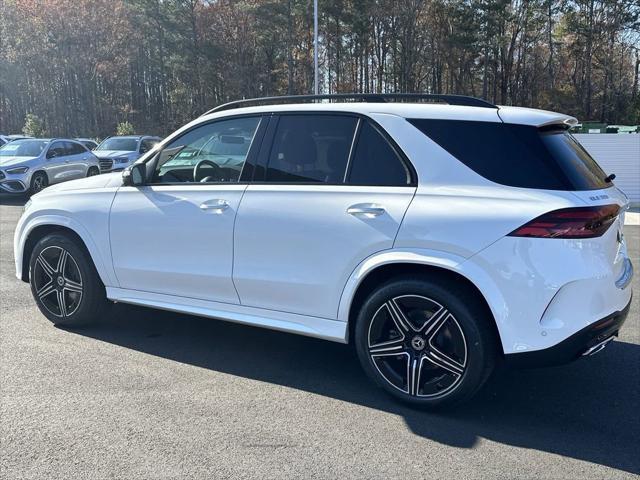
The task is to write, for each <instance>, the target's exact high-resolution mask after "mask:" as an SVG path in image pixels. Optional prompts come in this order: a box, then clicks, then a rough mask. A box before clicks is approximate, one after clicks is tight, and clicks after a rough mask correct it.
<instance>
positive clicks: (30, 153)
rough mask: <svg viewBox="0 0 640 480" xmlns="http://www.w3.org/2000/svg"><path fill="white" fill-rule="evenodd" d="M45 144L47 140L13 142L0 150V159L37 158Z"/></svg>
mask: <svg viewBox="0 0 640 480" xmlns="http://www.w3.org/2000/svg"><path fill="white" fill-rule="evenodd" d="M47 143H49V142H48V141H47V140H14V141H13V142H10V143H7V144H6V145H5V146H3V147H2V148H0V157H37V156H38V155H40V154H41V153H42V151H43V150H44V149H45V147H46V146H47Z"/></svg>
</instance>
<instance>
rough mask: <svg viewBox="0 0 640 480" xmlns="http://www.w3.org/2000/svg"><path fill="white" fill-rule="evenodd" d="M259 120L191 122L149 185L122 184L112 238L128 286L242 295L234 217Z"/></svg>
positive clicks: (225, 298) (219, 297) (161, 157)
mask: <svg viewBox="0 0 640 480" xmlns="http://www.w3.org/2000/svg"><path fill="white" fill-rule="evenodd" d="M260 121H261V119H260V117H241V118H235V119H230V120H221V121H217V122H211V123H207V124H204V125H200V126H197V127H195V128H193V129H191V130H188V131H187V132H185V133H183V134H181V135H179V136H178V137H177V138H176V139H174V140H172V141H171V142H170V143H169V144H168V145H166V147H165V148H164V149H163V150H162V151H160V152H159V153H158V157H157V162H156V167H155V169H154V172H153V173H152V175H151V178H150V179H149V182H148V184H147V185H144V186H142V187H122V188H120V189H119V190H118V192H117V194H116V197H115V199H114V202H113V206H112V209H111V217H110V240H111V252H112V258H113V266H114V269H115V272H116V276H117V279H118V282H119V284H120V287H121V288H126V289H134V290H141V291H145V292H154V293H161V294H167V295H177V296H181V297H190V298H197V299H202V300H210V301H216V302H225V303H238V296H237V293H236V290H235V288H234V286H233V281H232V278H231V270H232V265H233V264H232V262H233V225H234V220H235V217H236V212H237V210H238V206H239V204H240V199H241V198H242V194H243V192H244V190H245V189H246V186H247V185H246V183H241V182H240V176H241V172H242V169H243V167H244V165H245V163H246V161H247V158H248V157H250V156H251V155H253V153H252V151H253V150H254V149H253V148H252V144H253V139H254V137H255V136H256V131H257V130H258V127H259V124H260ZM171 152H177V153H174V154H172V153H171Z"/></svg>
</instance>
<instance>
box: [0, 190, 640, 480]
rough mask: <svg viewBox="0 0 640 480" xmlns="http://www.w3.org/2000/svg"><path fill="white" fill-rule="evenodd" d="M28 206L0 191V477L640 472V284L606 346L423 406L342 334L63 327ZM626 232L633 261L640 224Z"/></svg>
mask: <svg viewBox="0 0 640 480" xmlns="http://www.w3.org/2000/svg"><path fill="white" fill-rule="evenodd" d="M23 203H24V199H20V198H15V197H7V196H0V447H1V448H0V455H1V457H0V477H1V478H3V479H4V478H6V479H13V478H37V479H44V478H92V479H103V478H144V479H159V478H185V479H187V478H188V479H196V478H207V479H208V478H276V477H277V478H301V477H302V478H504V479H513V478H536V479H545V478H549V479H566V478H593V479H601V478H608V479H615V478H632V477H634V476H635V475H636V474H640V455H638V452H639V451H640V415H639V411H640V315H639V305H638V302H639V296H638V295H636V297H635V298H634V300H633V305H632V310H631V313H630V315H629V318H628V320H627V323H626V325H625V327H624V329H623V331H622V334H621V337H620V339H619V341H616V342H614V343H613V344H611V345H610V346H609V347H608V348H607V349H605V350H604V351H603V352H602V353H601V354H599V355H596V356H594V357H592V358H588V359H584V360H581V361H579V362H576V363H574V364H571V365H567V366H562V367H556V368H552V369H545V370H527V371H511V370H507V369H504V368H501V369H500V370H499V371H498V372H497V373H496V374H495V375H494V377H493V378H492V379H491V380H490V381H489V383H488V384H487V386H486V387H485V388H484V389H483V390H482V391H481V392H480V394H479V395H478V396H477V397H476V398H475V399H474V401H473V402H472V403H470V404H466V405H463V406H460V407H458V408H456V409H455V410H451V411H447V412H443V413H438V414H429V413H423V412H420V411H417V410H414V409H411V408H409V407H405V406H403V405H400V404H398V403H396V402H395V401H393V400H392V399H390V398H389V397H387V396H386V395H385V394H384V393H383V392H382V391H380V390H378V389H376V388H375V387H374V386H372V384H371V383H369V382H368V381H367V379H366V378H365V376H364V374H363V372H362V371H361V370H360V367H359V365H358V362H357V358H356V356H355V352H353V351H352V350H351V349H350V347H348V346H346V345H339V344H334V343H329V342H324V341H320V340H315V339H311V338H304V337H300V336H294V335H289V334H284V333H277V332H272V331H268V330H263V329H257V328H252V327H245V326H241V325H236V324H229V323H225V322H216V321H212V320H206V319H200V318H196V317H190V316H185V315H178V314H172V313H165V312H158V311H152V310H146V309H142V308H137V307H136V308H134V307H129V306H124V305H118V306H116V307H115V308H114V309H113V311H112V313H111V315H110V319H109V320H108V321H106V322H104V323H103V324H101V325H99V326H96V327H91V328H88V329H83V330H77V331H66V330H63V329H59V328H55V327H53V326H52V325H51V324H50V323H49V322H48V321H47V320H46V319H45V317H44V316H43V315H41V314H40V312H39V311H38V309H37V307H36V305H35V303H34V302H33V300H32V298H31V293H30V290H29V286H28V285H27V284H24V283H22V282H20V281H18V280H17V279H16V278H15V276H14V267H13V253H12V241H13V230H14V226H15V223H16V221H17V219H18V217H19V215H20V214H21V212H22V204H23ZM625 234H626V236H627V241H628V243H629V246H630V248H631V257H632V260H633V261H634V264H635V265H636V266H640V259H639V244H640V226H627V227H626V231H625ZM638 278H639V276H638V275H636V277H635V279H634V289H635V291H636V292H638V291H640V290H639V286H638V282H639V280H638Z"/></svg>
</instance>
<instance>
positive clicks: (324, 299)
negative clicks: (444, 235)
mask: <svg viewBox="0 0 640 480" xmlns="http://www.w3.org/2000/svg"><path fill="white" fill-rule="evenodd" d="M270 130H271V132H270V133H271V134H272V135H271V136H270V141H269V142H267V141H266V140H265V142H264V143H263V145H264V144H269V145H267V146H266V148H263V150H262V152H261V156H262V158H263V163H262V164H261V165H259V166H258V167H257V168H256V169H255V174H254V181H253V182H252V184H250V186H249V187H248V188H247V190H246V192H245V194H244V196H243V198H242V202H241V204H240V208H239V210H238V217H237V218H236V228H235V239H234V268H233V272H234V275H233V278H234V283H235V286H236V288H237V290H238V294H239V296H240V300H241V303H242V304H243V305H247V306H252V307H259V308H265V309H272V310H279V311H284V312H291V313H298V314H304V315H311V316H317V317H323V318H336V317H337V311H338V304H339V300H340V295H341V293H342V289H343V287H344V285H345V283H346V281H347V279H348V277H349V275H350V274H351V273H352V272H353V270H354V269H355V268H356V266H357V265H358V264H359V263H360V262H361V261H363V260H364V259H365V258H367V257H368V256H370V255H372V254H374V253H376V252H379V251H381V250H385V249H389V248H391V247H392V246H393V242H394V239H395V236H396V233H397V231H398V228H399V225H400V222H401V221H402V218H403V215H404V213H405V211H406V209H407V207H408V205H409V203H410V202H411V199H412V198H413V195H414V193H415V188H416V187H415V185H416V178H415V174H414V172H413V170H412V168H411V167H410V165H409V164H408V162H407V161H406V159H405V158H404V157H403V156H402V154H401V153H400V152H399V151H398V149H397V147H396V146H395V145H392V144H391V143H390V141H389V140H388V139H387V138H386V136H385V135H384V134H383V133H382V132H381V131H380V130H378V128H377V127H376V126H374V125H373V124H372V123H371V122H370V121H369V120H366V119H363V118H359V117H357V116H349V115H343V114H287V115H280V116H276V117H274V119H273V120H272V123H271V124H270Z"/></svg>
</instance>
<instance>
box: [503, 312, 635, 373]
mask: <svg viewBox="0 0 640 480" xmlns="http://www.w3.org/2000/svg"><path fill="white" fill-rule="evenodd" d="M630 307H631V300H629V303H628V304H627V306H626V307H625V308H624V309H622V310H621V311H617V312H614V313H612V314H611V315H608V316H607V317H605V318H603V319H601V320H598V321H597V322H594V323H592V324H591V325H589V326H587V327H585V328H583V329H582V330H579V331H578V332H576V333H574V334H573V335H571V336H570V337H568V338H566V339H565V340H563V341H562V342H560V343H558V344H557V345H554V346H553V347H549V348H545V349H542V350H536V351H533V352H522V353H511V354H507V355H505V359H506V361H507V363H508V364H509V365H511V366H514V367H518V368H536V367H549V366H553V365H562V364H563V363H569V362H572V361H573V360H577V359H578V358H580V357H581V356H587V355H593V354H594V353H597V352H599V351H600V350H602V348H604V346H605V345H606V343H608V342H609V341H610V340H612V339H613V337H616V336H618V333H619V331H620V328H621V327H622V325H623V324H624V322H625V320H626V319H627V315H628V314H629V309H630Z"/></svg>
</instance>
